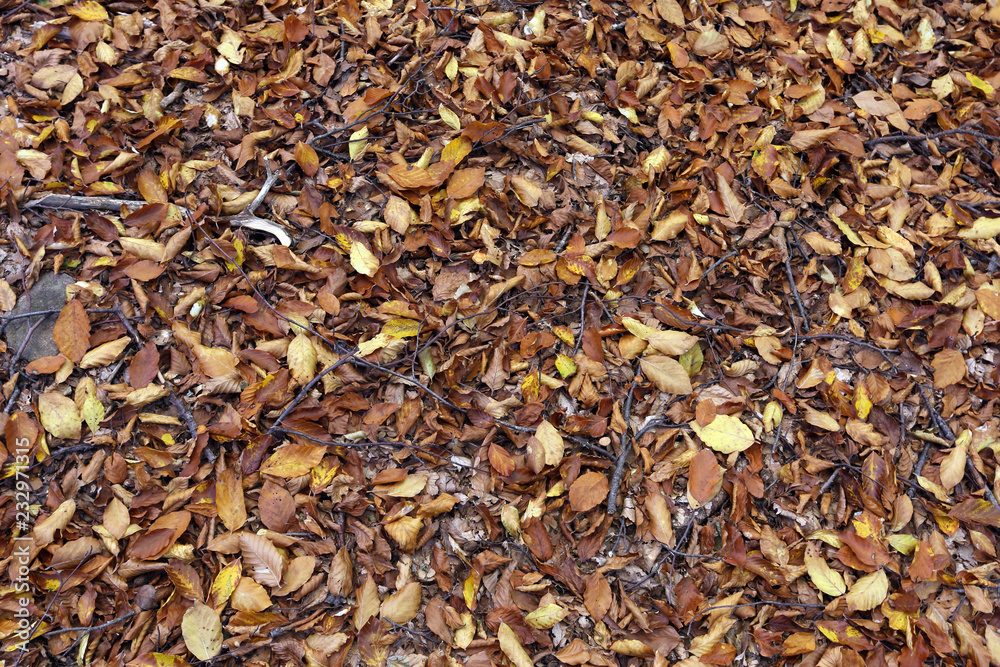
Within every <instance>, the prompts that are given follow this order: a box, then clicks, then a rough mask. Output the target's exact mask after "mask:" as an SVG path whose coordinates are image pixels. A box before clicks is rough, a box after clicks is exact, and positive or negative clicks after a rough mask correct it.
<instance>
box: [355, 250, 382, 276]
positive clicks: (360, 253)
mask: <svg viewBox="0 0 1000 667" xmlns="http://www.w3.org/2000/svg"><path fill="white" fill-rule="evenodd" d="M351 266H353V267H354V270H355V271H357V272H358V273H362V274H364V275H366V276H368V277H369V278H370V277H372V276H374V275H375V274H376V273H378V267H379V262H378V258H377V257H375V255H373V254H372V251H371V250H369V249H368V248H367V247H365V244H364V243H359V242H357V241H355V242H354V243H352V244H351Z"/></svg>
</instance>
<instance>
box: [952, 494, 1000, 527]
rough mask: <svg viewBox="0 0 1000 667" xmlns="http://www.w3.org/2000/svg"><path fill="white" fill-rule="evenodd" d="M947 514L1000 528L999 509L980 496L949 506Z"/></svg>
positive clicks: (958, 518)
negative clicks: (949, 509)
mask: <svg viewBox="0 0 1000 667" xmlns="http://www.w3.org/2000/svg"><path fill="white" fill-rule="evenodd" d="M948 516H950V517H951V518H952V519H957V520H959V521H965V522H969V523H979V524H982V525H984V526H992V527H994V528H1000V509H997V508H996V507H994V506H993V504H992V503H990V502H989V501H988V500H983V499H982V498H969V499H968V500H963V501H962V502H960V503H959V504H957V505H955V506H954V507H952V508H951V511H950V512H948Z"/></svg>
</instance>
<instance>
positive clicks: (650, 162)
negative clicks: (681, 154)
mask: <svg viewBox="0 0 1000 667" xmlns="http://www.w3.org/2000/svg"><path fill="white" fill-rule="evenodd" d="M669 159H670V156H669V155H668V154H667V149H666V148H665V147H664V146H663V145H662V144H661V145H659V146H657V147H656V148H654V149H653V150H652V151H651V152H650V154H649V155H647V156H646V159H645V160H643V161H642V170H643V171H644V172H648V171H650V170H652V172H653V173H654V174H658V173H660V172H662V171H663V170H664V169H666V168H667V162H669Z"/></svg>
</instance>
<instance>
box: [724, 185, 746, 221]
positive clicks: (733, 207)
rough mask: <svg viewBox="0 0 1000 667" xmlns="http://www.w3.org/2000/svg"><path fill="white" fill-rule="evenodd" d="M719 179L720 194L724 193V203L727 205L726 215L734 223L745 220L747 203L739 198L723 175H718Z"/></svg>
mask: <svg viewBox="0 0 1000 667" xmlns="http://www.w3.org/2000/svg"><path fill="white" fill-rule="evenodd" d="M718 181H719V194H720V195H722V204H723V205H724V206H725V207H726V215H728V216H729V219H730V220H732V221H733V222H734V223H737V224H738V223H740V222H743V216H744V215H745V214H746V210H747V207H746V205H745V204H744V203H743V202H741V201H740V200H739V198H738V197H737V196H736V193H735V192H733V188H732V186H731V185H729V182H728V181H726V179H725V178H723V177H722V176H719V177H718Z"/></svg>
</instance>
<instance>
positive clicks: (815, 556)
mask: <svg viewBox="0 0 1000 667" xmlns="http://www.w3.org/2000/svg"><path fill="white" fill-rule="evenodd" d="M806 570H807V571H808V572H809V578H810V579H812V582H813V584H815V586H816V588H818V589H819V590H821V591H823V592H824V593H826V594H827V595H831V596H834V597H836V596H838V595H843V594H844V593H845V592H846V591H847V584H845V583H844V578H843V577H842V576H841V575H840V573H839V572H837V571H836V570H834V569H833V568H831V567H830V566H829V565H827V563H826V560H824V559H823V558H822V557H821V556H820V555H819V549H818V548H817V547H816V545H815V544H810V545H809V547H808V548H807V549H806Z"/></svg>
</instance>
